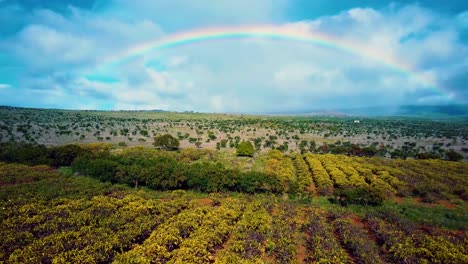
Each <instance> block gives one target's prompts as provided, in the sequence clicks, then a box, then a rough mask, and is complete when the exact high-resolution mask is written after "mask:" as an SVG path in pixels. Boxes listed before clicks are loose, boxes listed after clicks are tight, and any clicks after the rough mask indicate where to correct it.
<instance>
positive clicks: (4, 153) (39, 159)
mask: <svg viewBox="0 0 468 264" xmlns="http://www.w3.org/2000/svg"><path fill="white" fill-rule="evenodd" d="M92 154H93V152H92V151H91V150H89V149H86V148H83V147H80V146H78V145H63V146H54V147H50V148H47V147H46V146H44V145H38V144H31V143H22V142H8V143H0V161H3V162H8V163H21V164H26V165H49V166H53V167H60V166H70V165H71V164H72V162H73V161H74V160H75V159H76V158H77V157H79V156H85V155H87V156H90V155H92Z"/></svg>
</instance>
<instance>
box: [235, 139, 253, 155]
mask: <svg viewBox="0 0 468 264" xmlns="http://www.w3.org/2000/svg"><path fill="white" fill-rule="evenodd" d="M236 152H237V156H247V157H252V156H253V154H254V153H255V149H254V146H253V145H252V143H250V141H242V142H241V143H240V144H239V145H238V146H237V149H236Z"/></svg>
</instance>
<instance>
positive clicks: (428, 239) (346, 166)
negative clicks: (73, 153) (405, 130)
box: [0, 144, 468, 263]
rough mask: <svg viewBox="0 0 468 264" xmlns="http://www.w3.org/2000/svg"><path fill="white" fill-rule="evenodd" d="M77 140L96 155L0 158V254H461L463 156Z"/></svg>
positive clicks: (8, 259)
mask: <svg viewBox="0 0 468 264" xmlns="http://www.w3.org/2000/svg"><path fill="white" fill-rule="evenodd" d="M82 148H83V149H88V150H89V149H91V151H92V153H98V155H96V156H93V157H92V158H89V157H88V158H82V157H77V158H76V159H75V161H74V162H73V163H72V164H71V165H72V167H60V169H58V170H57V169H54V168H52V167H49V166H46V165H35V166H28V165H21V164H7V163H0V179H1V181H0V186H1V187H0V203H1V204H0V208H1V213H0V216H1V221H2V229H1V231H0V232H1V235H0V237H1V238H2V239H1V240H0V241H1V243H0V247H1V255H0V261H2V262H4V263H466V262H467V261H468V252H467V248H468V247H467V246H468V245H467V233H466V228H467V223H468V218H467V215H466V212H467V208H466V200H467V199H468V195H467V194H468V190H467V186H468V184H467V180H468V179H467V177H466V171H468V164H466V163H465V162H449V161H441V160H388V159H382V158H363V157H347V156H343V155H331V154H328V155H317V154H304V155H300V154H295V155H285V154H282V153H281V152H279V151H271V152H269V153H268V154H267V155H261V156H259V157H257V158H255V159H254V160H253V161H252V160H251V159H250V158H244V157H235V156H231V157H229V156H228V155H227V154H226V153H220V152H213V151H207V150H196V149H192V150H183V151H179V152H164V151H158V150H154V149H145V148H110V147H109V145H104V144H92V145H84V146H82ZM63 149H66V147H63ZM56 152H57V149H56V150H55V152H54V153H56ZM11 156H13V154H12V155H11ZM227 160H229V162H227ZM219 161H224V162H226V163H229V164H231V167H228V168H226V167H224V166H222V163H220V162H219ZM141 162H143V163H144V164H142V163H141ZM250 162H253V164H257V165H255V166H253V165H252V166H250V167H249V166H246V164H250ZM171 164H172V165H173V166H172V165H171ZM232 164H234V165H232ZM212 165H213V166H212ZM112 166H115V167H112ZM103 168H104V169H103ZM176 168H182V169H181V170H180V171H178V170H177V169H176ZM145 169H146V170H145ZM83 170H85V171H87V174H89V175H90V176H91V177H88V176H81V175H82V174H84V173H83ZM109 172H110V173H109ZM249 173H250V174H249ZM255 173H257V174H255ZM263 174H264V176H266V177H269V178H270V180H268V181H267V180H265V179H264V178H260V179H262V180H261V181H256V180H255V179H254V176H255V175H257V176H256V177H260V176H261V175H263ZM124 175H127V176H128V177H126V176H124ZM223 175H228V177H223ZM259 175H260V176H259ZM130 176H131V177H130ZM246 176H248V177H246ZM129 177H130V178H129ZM94 178H96V179H94ZM97 179H99V180H97ZM135 179H139V181H140V182H139V184H138V185H137V186H138V188H134V187H135V181H134V180H135ZM111 182H112V183H113V184H112V183H111ZM172 189H174V190H172ZM200 191H203V192H200ZM362 191H366V192H367V191H369V192H370V194H366V193H363V192H362Z"/></svg>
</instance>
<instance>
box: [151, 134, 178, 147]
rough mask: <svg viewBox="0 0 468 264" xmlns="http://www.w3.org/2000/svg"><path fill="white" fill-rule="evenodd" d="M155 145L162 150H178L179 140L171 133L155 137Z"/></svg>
mask: <svg viewBox="0 0 468 264" xmlns="http://www.w3.org/2000/svg"><path fill="white" fill-rule="evenodd" d="M153 145H154V146H155V147H156V148H158V149H162V150H177V149H179V145H180V143H179V140H178V139H177V138H175V137H173V136H171V135H169V134H165V135H162V136H156V137H154V142H153Z"/></svg>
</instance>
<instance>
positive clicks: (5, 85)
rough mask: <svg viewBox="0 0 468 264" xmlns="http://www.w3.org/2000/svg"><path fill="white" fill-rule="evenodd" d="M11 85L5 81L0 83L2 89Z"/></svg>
mask: <svg viewBox="0 0 468 264" xmlns="http://www.w3.org/2000/svg"><path fill="white" fill-rule="evenodd" d="M10 87H11V85H9V84H5V83H0V89H6V88H10Z"/></svg>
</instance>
